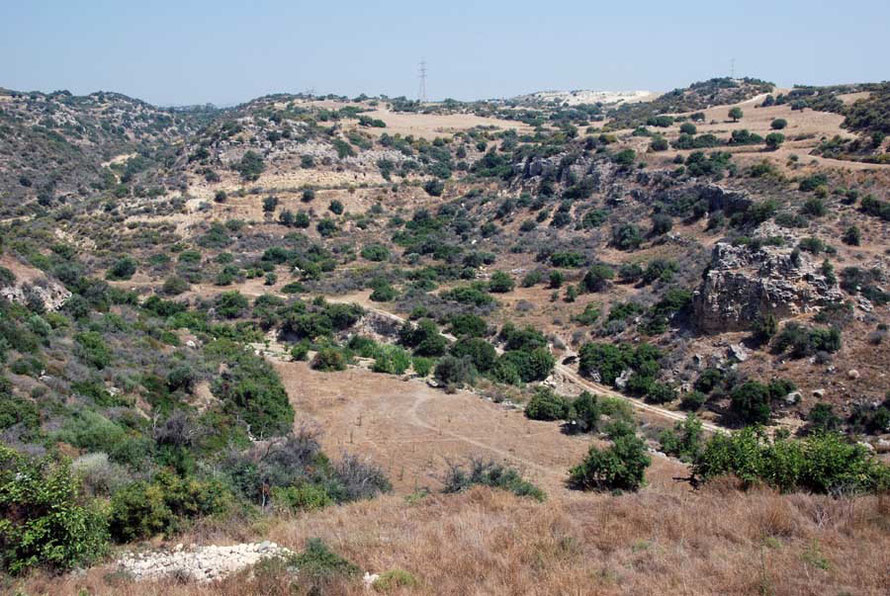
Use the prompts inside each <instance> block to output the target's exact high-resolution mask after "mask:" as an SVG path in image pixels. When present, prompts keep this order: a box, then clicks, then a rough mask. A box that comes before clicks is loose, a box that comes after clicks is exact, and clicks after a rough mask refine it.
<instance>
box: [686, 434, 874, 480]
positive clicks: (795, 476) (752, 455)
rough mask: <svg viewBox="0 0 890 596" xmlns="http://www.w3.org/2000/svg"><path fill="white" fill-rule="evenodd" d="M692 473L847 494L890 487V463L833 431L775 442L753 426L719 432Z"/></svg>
mask: <svg viewBox="0 0 890 596" xmlns="http://www.w3.org/2000/svg"><path fill="white" fill-rule="evenodd" d="M692 473H693V477H694V478H695V479H697V480H698V481H701V482H706V481H708V480H711V479H713V478H716V477H720V476H725V475H727V474H733V475H735V476H736V477H738V478H739V479H741V480H742V481H743V482H745V483H746V484H748V485H751V484H755V483H759V482H762V483H765V484H768V485H770V486H773V487H775V488H777V489H779V490H781V491H782V492H791V491H799V490H804V491H811V492H815V493H822V494H832V495H844V494H856V493H874V492H881V491H886V490H887V489H888V488H890V469H888V467H887V466H886V465H884V464H882V463H880V462H879V461H878V460H876V459H875V458H874V457H873V456H872V455H870V454H869V452H868V451H867V450H866V449H865V447H863V446H862V445H859V444H856V443H852V442H850V441H849V440H847V439H846V438H845V437H844V436H843V435H840V434H838V433H832V432H823V433H816V434H814V435H811V436H809V437H807V438H805V439H803V440H796V439H790V438H783V439H774V440H769V439H768V438H767V437H766V435H765V434H764V433H763V432H762V431H761V430H759V429H758V430H755V429H752V428H746V429H743V430H741V431H738V432H735V433H732V434H731V435H723V434H717V435H715V436H714V437H712V438H711V439H710V440H709V441H708V442H707V444H706V445H705V448H704V450H703V451H702V453H701V455H700V456H699V457H698V459H697V460H696V461H695V464H694V465H693V468H692Z"/></svg>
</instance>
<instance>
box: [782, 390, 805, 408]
mask: <svg viewBox="0 0 890 596" xmlns="http://www.w3.org/2000/svg"><path fill="white" fill-rule="evenodd" d="M801 397H802V396H801V394H800V391H792V392H791V393H789V394H788V395H786V396H785V403H786V404H787V405H789V406H793V405H795V404H799V403H800V400H801Z"/></svg>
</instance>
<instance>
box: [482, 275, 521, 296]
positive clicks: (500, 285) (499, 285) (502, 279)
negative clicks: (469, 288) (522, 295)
mask: <svg viewBox="0 0 890 596" xmlns="http://www.w3.org/2000/svg"><path fill="white" fill-rule="evenodd" d="M515 287H516V282H515V281H513V278H512V277H510V275H509V274H507V273H504V272H503V271H495V272H494V273H493V274H492V275H491V279H490V280H489V282H488V291H489V292H495V293H499V294H503V293H506V292H512V291H513V288H515Z"/></svg>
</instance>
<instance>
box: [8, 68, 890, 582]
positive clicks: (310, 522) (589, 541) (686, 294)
mask: <svg viewBox="0 0 890 596" xmlns="http://www.w3.org/2000/svg"><path fill="white" fill-rule="evenodd" d="M796 89H797V91H795V90H779V89H775V88H774V86H773V85H772V84H770V83H766V82H764V81H761V80H759V79H748V78H746V79H713V80H711V81H705V82H702V83H695V84H692V85H690V86H689V87H687V88H683V89H678V90H675V91H673V92H670V93H668V94H665V95H661V96H659V97H655V98H651V99H648V98H635V99H636V100H639V101H635V102H634V103H630V102H624V103H622V104H621V105H614V104H612V105H610V104H609V103H607V102H605V101H599V100H597V101H594V99H595V98H590V102H589V103H588V100H587V99H584V100H583V101H579V102H575V101H570V100H568V99H566V100H565V101H563V100H561V99H560V100H559V101H556V102H554V101H551V98H549V97H544V96H540V95H539V96H536V98H535V99H534V100H523V99H522V98H516V99H514V100H509V101H498V102H484V101H479V102H456V101H453V100H448V101H444V102H440V103H435V104H428V105H424V104H418V103H417V102H410V101H408V100H405V99H404V98H394V99H391V98H386V97H377V98H370V97H366V96H359V97H356V98H345V97H336V96H325V97H315V96H310V95H288V94H278V95H270V96H266V97H261V98H257V99H255V100H252V101H250V102H247V103H245V104H242V105H239V106H236V107H233V108H227V109H214V108H193V109H188V110H172V109H161V108H156V107H153V106H151V105H148V104H146V103H144V102H141V101H139V100H134V99H130V98H127V97H124V96H121V95H117V94H112V93H96V94H91V95H88V96H85V97H73V96H71V95H70V94H67V93H64V92H59V93H54V94H40V93H30V94H29V93H19V92H13V91H3V92H2V93H0V119H2V123H0V160H2V161H0V172H2V173H0V193H2V194H0V196H2V197H3V200H2V204H3V209H4V215H3V217H2V222H0V238H2V255H0V296H2V298H0V313H2V319H0V355H2V358H0V362H2V364H0V367H2V369H3V370H2V372H0V393H2V399H0V438H2V441H3V446H2V447H0V512H2V515H3V520H4V521H3V522H0V567H2V570H3V575H2V577H0V586H3V589H7V588H8V589H10V590H21V591H22V592H23V593H28V594H31V593H34V594H38V593H54V594H56V593H58V594H79V593H81V592H82V591H86V592H88V593H95V594H101V593H129V592H133V591H138V592H139V593H149V594H151V593H161V592H164V593H172V594H210V593H223V594H228V593H232V594H234V593H236V592H237V593H241V594H244V593H269V594H285V593H313V594H317V593H366V590H368V589H369V587H370V589H373V590H376V591H379V592H388V593H439V594H442V593H446V594H462V593H467V592H468V591H470V592H472V591H473V589H475V591H476V592H478V593H529V594H533V593H604V594H612V593H650V592H655V591H662V592H665V591H666V592H667V593H674V592H682V593H696V594H697V593H702V594H710V593H715V594H716V593H721V594H723V593H754V592H759V593H764V592H765V593H824V592H825V591H826V590H830V591H832V592H838V593H842V592H849V593H865V594H880V593H885V592H886V591H887V590H888V589H890V584H888V579H887V577H886V573H885V572H884V571H885V570H886V568H887V565H888V563H890V561H888V560H887V554H886V553H887V552H888V551H887V548H886V547H887V537H888V535H890V534H888V531H887V530H888V528H890V511H888V507H887V491H888V489H890V468H888V466H887V463H888V461H890V378H888V377H887V374H886V372H885V371H886V370H887V367H888V366H890V356H888V351H887V350H886V345H887V342H888V341H890V339H888V338H887V334H888V325H890V311H888V305H890V293H888V290H887V283H888V282H887V279H888V277H887V276H888V275H890V251H888V250H887V242H888V239H890V237H888V233H890V230H888V228H887V221H888V220H890V169H888V168H890V165H887V164H886V157H887V153H886V150H887V148H886V143H885V141H884V138H883V137H880V138H879V137H878V136H875V135H876V134H877V133H880V132H882V130H883V128H882V124H881V122H882V121H881V118H882V115H881V114H882V113H883V111H884V103H886V102H885V101H884V100H885V97H884V95H885V94H884V93H883V91H884V86H877V85H871V84H865V85H857V86H844V87H837V88H822V89H821V90H820V91H818V92H813V91H812V89H815V88H808V87H800V88H796ZM585 97H586V96H585ZM807 97H808V98H809V100H806V99H802V98H807ZM826 98H830V99H826ZM601 99H602V98H601ZM799 101H806V102H809V103H806V105H802V104H800V103H795V102H799ZM876 139H878V142H876V141H875V140H876ZM866 145H867V146H868V149H867V150H866V149H865V147H866ZM831 148H834V150H829V149H831ZM22 478H25V479H27V482H22V481H21V479H22ZM44 485H45V486H48V487H52V488H51V490H45V491H44V490H42V487H43V486H44ZM53 507H58V508H61V509H63V510H64V511H66V512H68V513H67V514H66V517H62V518H52V519H50V516H49V515H48V514H47V513H46V512H47V511H48V510H50V509H52V508H53ZM24 512H27V513H24ZM4 524H5V525H4ZM40 527H48V528H49V530H48V531H46V532H44V533H42V534H39V537H38V538H36V539H32V538H31V537H32V535H33V533H35V532H37V530H35V528H40ZM315 538H320V539H321V540H322V541H321V542H318V541H314V540H310V539H315ZM269 541H274V542H275V544H274V545H273V544H270V543H269ZM307 541H308V542H307ZM209 545H217V546H219V545H236V546H237V548H236V549H235V550H234V551H233V552H237V553H240V554H239V555H237V557H235V555H232V557H230V560H229V561H228V562H227V563H226V562H224V561H225V559H226V556H224V555H219V554H213V553H214V552H216V551H214V550H213V549H210V550H206V549H205V550H202V549H201V548H199V547H206V546H209ZM239 549H240V550H239ZM220 552H221V551H220ZM226 552H228V551H226ZM208 553H209V554H208ZM257 553H259V554H257ZM262 553H269V556H268V557H266V560H265V561H264V562H260V563H257V561H258V560H259V559H260V558H262V557H261V556H260V554H262ZM273 553H274V556H273ZM201 557H206V558H203V559H202V558H201ZM239 557H240V558H239ZM174 559H175V560H177V561H179V562H177V563H172V562H170V561H173V560H174ZM236 559H237V560H236ZM161 560H163V561H166V563H163V564H162V563H159V562H158V561H161ZM199 562H200V564H199ZM241 562H243V565H242V564H241ZM254 564H256V566H255V567H254V566H253V565H254ZM78 568H87V570H86V571H85V572H83V573H79V572H77V573H70V570H72V569H78ZM365 572H369V573H370V574H377V576H376V577H375V576H372V575H368V576H367V577H366V578H364V579H363V577H364V575H365ZM151 577H156V578H158V577H159V578H160V580H161V581H160V582H153V581H149V578H151ZM205 580H213V581H214V583H204V582H205ZM471 586H472V587H473V589H471V588H470V587H471Z"/></svg>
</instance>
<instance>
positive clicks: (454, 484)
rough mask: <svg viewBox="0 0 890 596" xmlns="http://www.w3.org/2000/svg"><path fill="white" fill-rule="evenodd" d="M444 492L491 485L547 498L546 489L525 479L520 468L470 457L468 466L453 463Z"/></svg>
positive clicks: (523, 495)
mask: <svg viewBox="0 0 890 596" xmlns="http://www.w3.org/2000/svg"><path fill="white" fill-rule="evenodd" d="M443 484H444V485H445V487H444V488H443V489H442V492H444V493H459V492H463V491H465V490H467V489H468V488H470V487H471V486H474V485H479V486H490V487H492V488H499V489H503V490H508V491H510V492H511V493H513V494H514V495H517V496H520V497H531V498H533V499H535V500H536V501H543V500H544V499H545V498H546V495H545V494H544V491H542V490H541V489H540V488H538V487H537V486H535V485H534V484H532V483H531V482H529V481H528V480H525V479H524V478H523V477H522V475H521V474H520V473H519V471H518V470H516V469H514V468H509V467H506V466H503V465H501V464H498V463H495V462H493V461H487V462H486V461H484V460H481V459H476V458H473V459H470V461H469V463H468V464H467V466H466V468H464V466H461V465H457V464H451V465H450V467H449V470H448V472H447V474H446V475H445V478H444V480H443Z"/></svg>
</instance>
